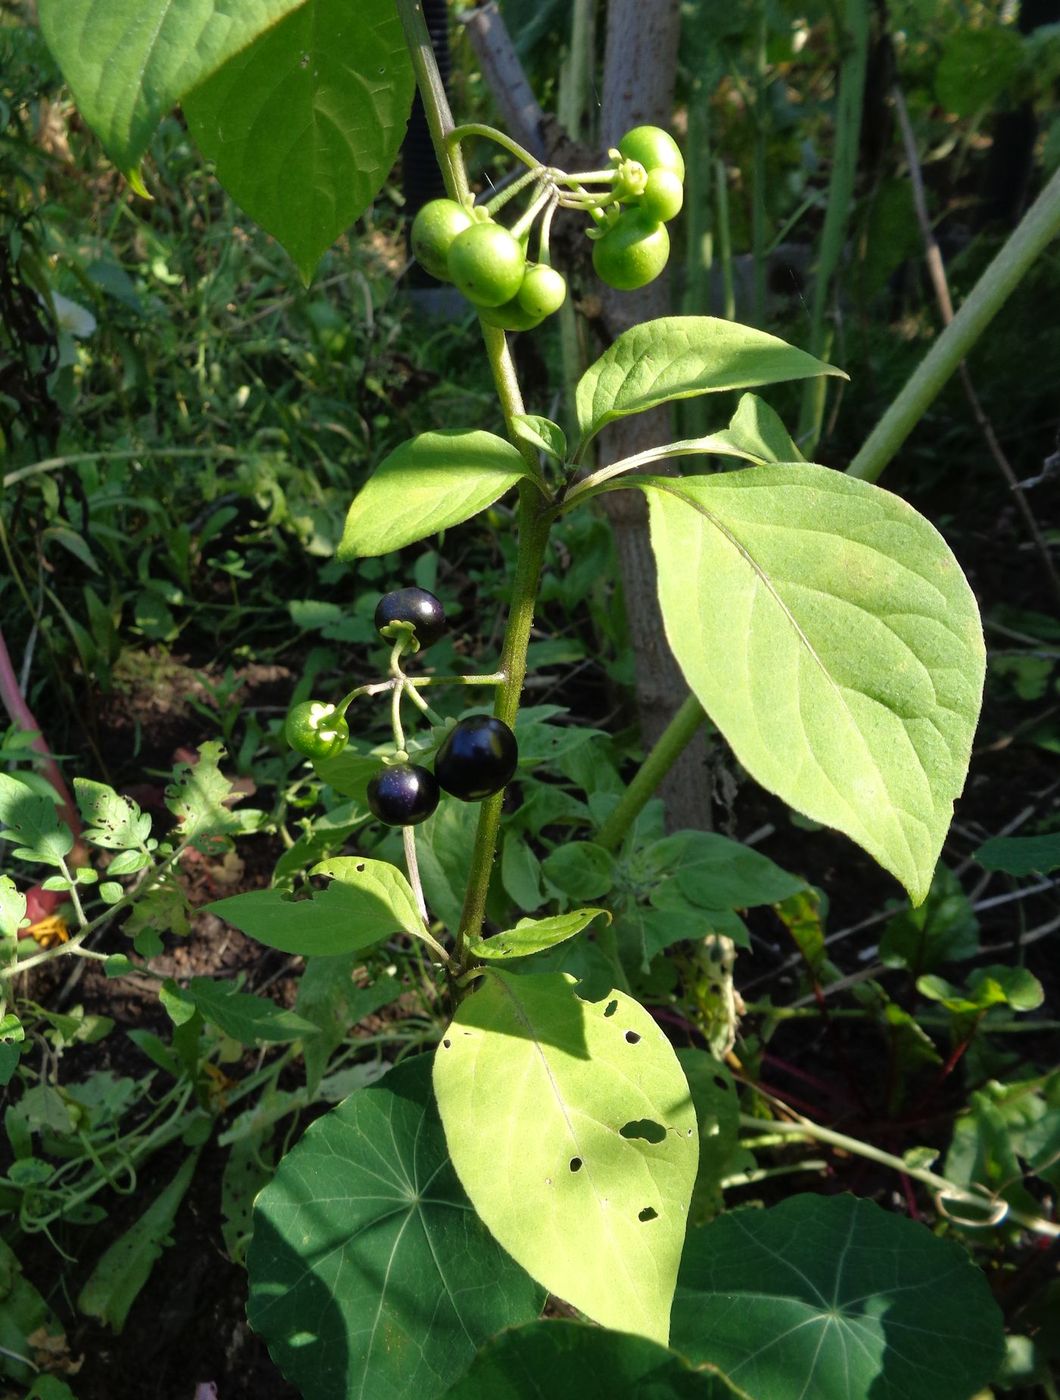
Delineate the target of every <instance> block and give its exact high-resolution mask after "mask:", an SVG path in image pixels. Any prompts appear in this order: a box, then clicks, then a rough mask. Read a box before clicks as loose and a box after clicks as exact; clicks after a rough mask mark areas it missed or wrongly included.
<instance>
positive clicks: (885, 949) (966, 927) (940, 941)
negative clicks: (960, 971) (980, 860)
mask: <svg viewBox="0 0 1060 1400" xmlns="http://www.w3.org/2000/svg"><path fill="white" fill-rule="evenodd" d="M978 951H979V920H978V919H977V918H976V917H975V914H974V912H973V911H972V906H971V902H970V901H969V899H968V896H967V895H966V894H965V893H964V891H963V890H962V889H961V882H960V881H959V880H958V879H957V877H956V875H954V873H953V871H952V870H950V869H948V868H947V867H946V866H945V865H940V866H939V867H938V869H937V870H936V871H935V878H934V879H933V880H932V882H931V888H930V890H929V891H928V896H927V899H926V900H925V902H924V903H923V904H922V905H921V906H920V908H919V909H903V910H902V911H901V913H899V914H896V915H895V916H894V918H892V919H890V920H889V921H888V923H887V927H886V928H885V929H884V931H883V937H882V938H881V939H880V962H882V963H884V964H885V965H886V966H887V967H906V968H908V969H909V970H910V971H911V972H913V973H921V972H932V971H933V970H934V969H935V968H936V967H941V966H942V964H943V963H948V962H961V961H963V960H964V959H965V958H974V957H975V955H976V953H977V952H978Z"/></svg>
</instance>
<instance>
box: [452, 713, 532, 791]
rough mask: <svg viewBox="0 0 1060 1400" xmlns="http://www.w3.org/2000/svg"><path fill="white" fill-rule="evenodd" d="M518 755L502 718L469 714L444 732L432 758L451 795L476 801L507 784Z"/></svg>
mask: <svg viewBox="0 0 1060 1400" xmlns="http://www.w3.org/2000/svg"><path fill="white" fill-rule="evenodd" d="M518 758H519V746H518V744H517V743H516V742H515V735H514V734H513V733H512V731H511V730H510V729H509V728H508V726H507V725H506V724H505V723H504V721H503V720H499V719H494V718H493V717H492V716H491V715H472V716H470V718H468V719H462V720H461V721H460V723H459V724H457V725H456V727H455V728H454V729H451V730H450V731H449V733H448V734H447V735H446V737H445V740H444V742H443V744H442V747H441V748H440V749H439V750H438V756H437V758H436V759H435V760H434V775H435V777H436V778H437V779H438V783H439V785H440V786H441V787H443V788H444V789H445V791H446V792H448V793H451V794H452V795H453V797H459V798H460V800H461V801H462V802H479V801H481V799H482V798H483V797H492V796H493V794H494V793H495V792H500V790H501V788H502V787H505V786H506V785H507V783H508V782H509V781H510V779H511V776H512V774H513V773H514V772H515V765H516V763H517V761H518Z"/></svg>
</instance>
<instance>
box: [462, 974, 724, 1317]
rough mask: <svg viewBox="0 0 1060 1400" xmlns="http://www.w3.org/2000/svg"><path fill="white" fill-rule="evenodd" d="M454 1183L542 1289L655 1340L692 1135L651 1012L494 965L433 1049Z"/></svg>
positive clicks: (672, 1266) (681, 1225) (683, 1214)
mask: <svg viewBox="0 0 1060 1400" xmlns="http://www.w3.org/2000/svg"><path fill="white" fill-rule="evenodd" d="M434 1088H435V1093H436V1094H437V1096H438V1108H439V1111H440V1112H441V1115H442V1122H443V1124H444V1125H445V1136H446V1141H447V1142H448V1144H449V1153H450V1156H451V1157H452V1159H453V1165H454V1167H455V1168H456V1172H457V1175H458V1176H459V1177H460V1180H461V1182H462V1183H463V1186H464V1189H465V1190H466V1191H467V1193H468V1195H469V1196H470V1197H471V1201H472V1204H473V1205H474V1207H475V1210H476V1211H477V1212H478V1214H479V1217H480V1218H481V1219H482V1220H483V1221H484V1222H485V1224H486V1225H487V1226H488V1227H489V1229H490V1230H491V1232H492V1233H493V1235H494V1237H495V1238H496V1239H497V1240H498V1241H499V1242H500V1243H501V1244H502V1245H503V1246H504V1248H505V1249H506V1250H507V1251H508V1253H509V1254H511V1255H512V1257H513V1258H514V1259H516V1260H518V1262H519V1263H520V1264H522V1266H523V1268H524V1269H526V1270H527V1272H528V1273H530V1274H531V1275H532V1276H533V1277H534V1278H536V1279H537V1280H538V1281H539V1282H540V1283H542V1284H543V1285H544V1286H545V1287H546V1288H547V1289H548V1290H549V1291H550V1292H552V1293H555V1294H558V1295H559V1296H560V1297H561V1298H564V1299H566V1301H567V1302H569V1303H571V1304H573V1305H574V1307H576V1308H578V1309H579V1310H580V1311H581V1312H583V1313H585V1314H586V1315H587V1316H588V1317H590V1318H591V1319H592V1320H593V1321H595V1322H599V1323H600V1324H601V1325H602V1326H604V1327H615V1328H620V1329H621V1330H622V1331H624V1332H632V1333H635V1334H637V1335H638V1336H646V1337H650V1338H652V1339H653V1340H656V1341H661V1342H665V1341H666V1337H667V1334H668V1331H669V1317H670V1301H671V1298H672V1295H673V1288H674V1281H675V1279H676V1275H677V1264H678V1260H679V1258H680V1254H681V1244H682V1241H683V1239H684V1234H685V1227H686V1225H687V1223H688V1201H689V1197H690V1194H691V1191H692V1183H693V1181H694V1179H695V1174H696V1159H697V1156H698V1140H697V1134H696V1126H695V1114H694V1113H693V1111H692V1105H691V1102H690V1100H689V1094H688V1085H687V1084H686V1083H685V1077H684V1075H683V1074H682V1073H681V1067H680V1065H679V1064H678V1063H677V1058H676V1056H675V1055H674V1052H673V1049H672V1047H671V1046H670V1043H669V1041H668V1040H667V1039H666V1037H665V1036H664V1035H663V1033H662V1031H661V1030H660V1029H659V1027H658V1026H657V1025H656V1023H655V1021H654V1020H653V1019H652V1018H651V1016H649V1014H648V1013H647V1011H645V1010H644V1008H643V1007H642V1006H640V1005H638V1003H637V1002H635V1001H634V1000H633V999H632V998H631V997H628V996H626V995H625V994H624V993H622V992H618V991H612V992H611V993H610V994H609V996H608V999H607V1000H606V1001H599V1002H596V1003H594V1004H590V1003H588V1002H585V1001H582V1000H581V999H580V998H579V997H578V996H577V995H576V993H575V990H574V979H573V978H572V977H570V976H568V975H566V974H564V973H545V974H538V975H522V976H519V975H515V974H511V973H504V972H501V971H499V970H496V969H492V968H491V969H490V970H489V972H488V973H487V975H486V977H485V978H484V979H483V984H482V985H481V986H480V988H479V990H477V991H475V992H474V993H473V994H472V995H471V996H469V997H467V998H465V1000H464V1001H463V1002H462V1003H461V1004H460V1007H459V1009H458V1011H457V1013H456V1016H455V1017H454V1019H453V1021H452V1023H451V1025H450V1026H449V1028H448V1030H447V1031H446V1033H445V1036H444V1037H443V1039H442V1043H441V1045H440V1046H439V1047H438V1050H437V1052H436V1055H435V1069H434Z"/></svg>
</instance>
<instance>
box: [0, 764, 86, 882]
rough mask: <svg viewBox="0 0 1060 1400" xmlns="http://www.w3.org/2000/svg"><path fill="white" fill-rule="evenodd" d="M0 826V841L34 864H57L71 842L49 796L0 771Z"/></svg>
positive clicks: (69, 833) (60, 861)
mask: <svg viewBox="0 0 1060 1400" xmlns="http://www.w3.org/2000/svg"><path fill="white" fill-rule="evenodd" d="M0 827H2V828H4V829H3V830H0V841H11V842H12V843H13V844H14V846H15V850H14V852H13V854H14V855H16V856H18V858H19V859H20V860H26V861H32V862H33V863H34V864H36V865H61V864H62V861H63V857H64V856H66V855H68V854H69V853H70V850H71V848H72V846H73V844H74V838H73V833H72V832H71V831H70V830H69V828H68V827H66V826H64V825H63V823H62V821H61V820H60V818H59V813H58V811H57V810H56V806H55V803H54V802H53V801H52V799H51V798H50V797H40V796H38V795H37V794H36V793H35V792H33V791H31V790H30V788H28V787H27V786H26V784H25V783H20V782H19V781H18V779H17V778H9V777H8V775H7V774H6V773H0Z"/></svg>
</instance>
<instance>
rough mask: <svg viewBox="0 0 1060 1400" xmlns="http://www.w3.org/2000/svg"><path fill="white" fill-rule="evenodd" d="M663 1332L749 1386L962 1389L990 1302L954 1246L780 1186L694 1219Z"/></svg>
mask: <svg viewBox="0 0 1060 1400" xmlns="http://www.w3.org/2000/svg"><path fill="white" fill-rule="evenodd" d="M673 1345H674V1347H675V1349H676V1350H678V1351H680V1352H683V1353H684V1355H686V1356H687V1357H689V1358H690V1360H692V1361H708V1360H709V1361H711V1362H713V1364H714V1365H715V1366H719V1367H720V1368H721V1369H722V1371H724V1372H725V1374H726V1375H727V1376H729V1377H731V1379H732V1380H733V1381H734V1382H736V1384H738V1385H740V1386H744V1387H745V1388H746V1389H747V1390H748V1391H749V1392H750V1393H751V1394H752V1395H755V1396H758V1397H761V1400H788V1397H791V1400H794V1398H795V1397H796V1396H813V1400H850V1397H851V1396H869V1395H871V1396H872V1397H873V1400H911V1397H914V1396H915V1397H917V1398H918V1400H919V1397H921V1396H927V1395H930V1396H931V1400H967V1397H968V1396H969V1395H974V1394H975V1393H976V1392H978V1391H979V1390H980V1389H981V1387H983V1386H985V1385H986V1384H987V1382H988V1381H989V1380H990V1378H991V1377H992V1376H993V1374H994V1371H995V1369H996V1367H997V1365H998V1363H999V1362H1000V1360H1001V1356H1002V1351H1003V1336H1002V1326H1001V1313H1000V1310H999V1309H998V1306H997V1304H996V1303H995V1302H994V1300H993V1298H992V1297H991V1295H990V1289H989V1287H988V1285H987V1282H986V1279H985V1278H984V1276H983V1274H982V1272H981V1271H980V1270H979V1269H977V1268H976V1267H975V1265H974V1264H973V1263H972V1261H971V1259H970V1258H969V1257H968V1253H967V1251H966V1250H964V1249H962V1248H961V1246H960V1245H958V1244H955V1243H953V1242H952V1241H950V1240H940V1239H936V1238H935V1236H934V1235H932V1234H931V1232H930V1230H928V1229H926V1228H925V1227H924V1226H923V1225H918V1224H915V1223H914V1222H913V1221H912V1220H905V1219H903V1218H901V1217H899V1216H896V1215H888V1214H887V1213H886V1212H885V1211H883V1210H881V1209H880V1207H879V1206H876V1205H873V1204H872V1202H871V1201H860V1200H855V1199H854V1197H852V1196H833V1197H823V1196H810V1195H801V1196H793V1197H792V1198H791V1199H790V1200H787V1201H784V1202H783V1203H782V1204H781V1205H779V1206H773V1207H771V1208H770V1209H769V1210H742V1211H737V1212H734V1213H730V1214H728V1215H723V1216H721V1217H720V1219H718V1220H716V1221H714V1223H713V1224H711V1225H706V1226H704V1227H703V1229H701V1230H696V1231H694V1232H693V1233H692V1234H691V1235H690V1236H689V1239H688V1244H687V1247H686V1249H685V1254H684V1258H683V1259H682V1261H681V1277H680V1279H679V1281H678V1286H677V1298H676V1300H675V1302H674V1318H673Z"/></svg>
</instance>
